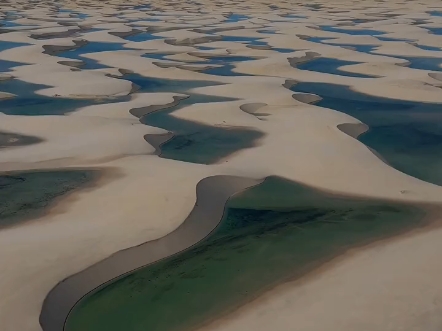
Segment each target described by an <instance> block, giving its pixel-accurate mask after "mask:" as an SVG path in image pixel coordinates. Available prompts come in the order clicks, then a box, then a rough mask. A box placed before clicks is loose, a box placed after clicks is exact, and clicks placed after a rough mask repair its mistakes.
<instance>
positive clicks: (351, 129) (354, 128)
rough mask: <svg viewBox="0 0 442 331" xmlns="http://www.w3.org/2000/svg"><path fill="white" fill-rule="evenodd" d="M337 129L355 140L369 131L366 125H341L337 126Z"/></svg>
mask: <svg viewBox="0 0 442 331" xmlns="http://www.w3.org/2000/svg"><path fill="white" fill-rule="evenodd" d="M337 128H338V129H339V130H341V131H342V132H344V133H345V134H348V135H349V136H350V137H353V138H355V139H357V138H358V137H359V136H360V135H361V134H363V133H365V132H367V131H368V130H369V127H368V125H366V124H364V123H343V124H339V125H338V126H337Z"/></svg>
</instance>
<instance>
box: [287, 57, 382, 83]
mask: <svg viewBox="0 0 442 331" xmlns="http://www.w3.org/2000/svg"><path fill="white" fill-rule="evenodd" d="M358 63H359V62H354V61H344V60H338V59H332V58H325V57H319V58H315V59H313V60H310V61H307V62H304V63H301V64H297V65H296V68H298V69H301V70H308V71H315V72H322V73H327V74H333V75H338V76H347V77H358V78H373V77H374V76H370V75H364V74H358V73H352V72H347V71H344V70H340V69H339V68H340V67H342V66H346V65H352V64H358Z"/></svg>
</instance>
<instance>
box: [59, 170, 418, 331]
mask: <svg viewBox="0 0 442 331" xmlns="http://www.w3.org/2000/svg"><path fill="white" fill-rule="evenodd" d="M422 216H423V214H422V212H420V211H418V210H417V209H414V208H412V207H408V206H400V205H394V204H389V203H385V202H381V201H370V200H352V199H346V198H338V197H333V196H331V195H324V194H322V193H320V192H315V191H314V190H312V189H310V188H306V187H302V186H300V185H298V184H295V183H291V182H288V181H285V180H283V179H280V178H268V179H266V181H265V182H264V183H263V184H261V185H259V186H257V187H255V188H252V189H249V190H247V191H245V192H243V193H241V194H238V195H237V196H234V197H233V198H232V199H231V200H230V201H229V202H228V204H227V209H226V213H225V216H224V218H223V220H222V222H221V224H220V226H219V227H218V228H217V229H216V230H215V231H214V232H213V233H212V234H211V235H210V236H209V237H208V238H207V239H206V240H204V241H202V242H200V243H198V244H197V245H195V246H193V247H192V248H190V249H188V250H187V251H184V252H182V253H179V254H177V255H175V256H172V257H170V258H167V259H164V260H162V261H159V262H157V263H154V264H152V265H150V266H146V267H144V268H141V269H139V270H137V271H135V272H133V273H130V274H128V275H126V276H124V277H122V278H120V279H119V280H117V281H114V282H113V283H111V284H110V285H108V286H105V287H103V288H101V289H100V290H98V291H95V292H93V293H92V294H89V295H88V296H86V297H85V298H84V299H83V300H82V301H80V303H79V304H78V305H77V306H76V307H75V308H74V309H73V311H72V312H71V314H70V315H69V317H68V320H67V324H66V331H122V330H124V331H140V330H152V331H153V330H161V331H178V330H193V329H198V327H199V326H200V325H201V324H202V323H204V322H207V321H211V320H213V319H216V318H217V317H219V316H221V315H223V314H225V313H228V312H231V311H233V310H234V309H235V308H237V307H238V306H241V305H243V304H245V303H247V302H248V301H250V300H251V299H253V298H255V297H256V296H259V295H260V294H262V293H263V292H265V291H266V290H268V289H271V288H273V287H274V286H275V285H277V284H279V283H281V282H284V281H287V280H293V279H296V278H297V277H299V276H301V275H303V274H304V273H306V272H308V271H311V270H313V269H314V268H316V267H317V266H319V265H320V264H321V263H322V262H325V261H328V260H329V259H331V258H332V257H333V256H335V255H337V254H339V253H342V252H343V251H345V250H346V249H348V248H350V247H352V246H355V245H359V244H364V243H367V242H370V241H373V240H376V239H379V238H382V237H388V236H392V235H395V234H398V233H400V232H401V231H404V230H405V229H410V228H413V227H415V226H419V225H420V224H421V223H420V219H421V217H422ZM318 314H320V312H318Z"/></svg>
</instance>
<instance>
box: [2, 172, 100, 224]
mask: <svg viewBox="0 0 442 331" xmlns="http://www.w3.org/2000/svg"><path fill="white" fill-rule="evenodd" d="M96 175H97V172H96V171H91V170H88V171H85V170H62V171H58V170H56V171H55V170H54V171H34V172H14V173H7V174H2V175H0V228H1V227H3V226H8V225H13V224H17V223H18V222H23V221H26V220H29V219H31V218H35V217H38V216H40V215H41V213H43V211H44V209H45V207H47V206H48V205H49V204H50V203H51V202H52V201H53V200H54V199H55V198H58V197H60V196H62V195H63V194H66V193H68V192H69V191H71V190H73V189H75V188H77V187H79V186H82V185H85V184H86V183H88V182H90V181H91V180H93V179H94V178H95V176H96Z"/></svg>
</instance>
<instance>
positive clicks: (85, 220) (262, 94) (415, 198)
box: [0, 0, 442, 331]
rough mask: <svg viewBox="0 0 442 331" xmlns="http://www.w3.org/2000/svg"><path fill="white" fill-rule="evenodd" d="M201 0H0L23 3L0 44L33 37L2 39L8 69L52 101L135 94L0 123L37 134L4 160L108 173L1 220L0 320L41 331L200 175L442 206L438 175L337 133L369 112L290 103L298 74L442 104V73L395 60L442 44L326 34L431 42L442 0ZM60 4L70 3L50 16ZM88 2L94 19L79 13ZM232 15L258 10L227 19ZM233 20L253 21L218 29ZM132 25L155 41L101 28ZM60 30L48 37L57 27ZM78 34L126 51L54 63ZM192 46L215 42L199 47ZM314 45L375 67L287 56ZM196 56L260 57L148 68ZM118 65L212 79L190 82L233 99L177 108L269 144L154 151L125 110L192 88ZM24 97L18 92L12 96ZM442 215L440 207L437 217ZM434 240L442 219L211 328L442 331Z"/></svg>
mask: <svg viewBox="0 0 442 331" xmlns="http://www.w3.org/2000/svg"><path fill="white" fill-rule="evenodd" d="M201 3H202V5H197V4H195V3H190V2H189V3H188V2H174V3H173V4H172V3H169V2H164V1H154V2H152V3H151V5H152V7H153V9H152V8H147V7H146V8H140V7H137V8H134V6H137V5H145V2H144V1H141V0H140V1H136V0H125V1H121V0H111V1H107V2H105V3H102V2H97V1H91V0H83V1H80V0H78V1H77V0H68V1H65V2H64V3H63V5H61V4H59V3H58V2H55V1H54V2H52V1H48V2H44V3H41V4H40V5H38V6H35V5H34V4H31V2H27V1H23V2H21V3H16V2H15V1H12V0H11V1H9V2H8V1H7V2H5V3H4V4H3V3H2V11H3V12H4V14H3V17H5V16H6V12H7V11H13V12H15V14H16V15H18V16H19V17H18V18H17V20H16V21H15V23H17V24H21V25H22V26H17V27H15V26H11V27H6V28H5V29H9V30H10V32H5V33H1V34H0V45H1V43H2V42H18V43H26V44H27V45H20V46H18V47H16V48H9V49H0V61H1V60H5V61H15V62H19V63H22V65H18V66H16V67H13V68H11V69H10V70H8V73H7V75H10V76H12V77H13V78H14V79H16V80H20V81H22V82H25V83H32V84H40V85H42V87H41V88H40V89H38V90H37V91H36V93H37V94H40V95H44V96H49V97H70V98H88V99H96V98H101V99H103V98H115V97H120V96H127V99H125V100H124V101H121V102H113V103H103V104H92V105H90V106H87V107H83V108H81V109H78V110H77V111H75V112H73V113H70V114H69V115H51V116H17V115H3V114H1V115H0V131H6V132H11V133H15V134H22V135H28V136H35V137H38V138H40V139H42V142H40V143H38V144H33V145H28V146H15V147H9V148H8V149H5V150H2V152H1V154H0V171H10V170H31V169H37V170H38V169H54V168H55V169H58V168H63V169H64V168H75V169H78V168H80V169H99V170H101V171H102V172H103V175H102V177H101V178H100V180H98V181H97V182H96V183H94V185H93V186H92V187H88V188H85V189H83V190H78V191H76V192H74V193H72V194H70V195H68V196H67V197H66V198H65V199H61V200H59V202H58V203H57V204H56V205H55V206H52V207H51V208H50V209H49V210H46V212H45V214H44V215H42V216H39V217H38V218H37V219H35V220H32V221H30V222H27V223H24V224H18V225H16V226H12V227H9V228H4V229H1V231H0V265H1V266H3V267H2V268H1V270H0V271H1V274H2V277H0V298H1V299H0V321H1V329H2V331H17V330H20V331H40V330H41V327H40V325H39V323H38V317H39V313H40V309H41V305H42V302H43V300H44V298H45V296H46V294H47V293H48V292H49V291H50V290H51V288H53V287H54V286H55V285H56V284H57V283H58V282H59V281H60V280H62V279H64V278H66V277H68V276H70V275H72V274H74V273H77V272H80V271H81V270H84V269H85V268H87V267H88V266H90V265H92V264H94V263H96V262H98V261H100V260H102V259H104V258H106V257H108V256H110V255H111V254H113V253H115V252H117V251H120V250H122V249H125V248H128V247H132V246H134V245H138V244H141V243H143V242H146V241H149V240H154V239H157V238H159V237H161V236H164V235H166V234H167V233H170V232H171V231H173V230H174V229H176V228H177V227H178V226H179V225H180V224H181V222H182V221H183V220H184V219H185V218H186V216H187V215H188V214H189V212H190V211H191V209H192V207H193V205H194V203H195V187H196V185H197V183H198V182H199V181H200V180H201V179H203V178H206V177H208V176H212V175H236V176H243V177H249V178H255V179H260V178H264V177H266V176H269V175H277V176H282V177H286V178H288V179H291V180H295V181H298V182H300V183H305V184H307V185H310V186H314V187H316V188H319V189H321V190H325V191H328V192H337V193H341V194H346V195H353V196H360V197H369V198H385V199H391V200H398V201H405V202H413V203H416V202H419V203H421V202H425V203H428V202H431V203H438V204H440V203H442V187H441V186H437V185H435V184H431V183H428V182H424V181H422V180H419V179H416V178H414V177H411V176H409V175H407V174H405V173H402V172H400V171H398V170H396V169H394V168H392V167H391V166H389V165H387V164H386V163H385V162H383V161H382V160H381V159H379V158H378V157H377V156H376V155H375V154H374V153H373V152H372V151H371V150H370V149H369V148H367V147H366V146H365V145H363V144H362V143H361V142H359V141H358V140H356V139H354V138H353V137H351V136H350V135H348V134H345V133H344V132H342V131H341V130H340V129H339V128H338V126H339V125H341V124H344V123H351V124H357V125H362V123H361V122H360V121H359V120H357V119H355V118H353V117H351V116H348V115H346V114H343V113H340V112H337V111H334V110H331V109H325V108H321V107H318V106H315V105H308V104H305V103H303V102H300V101H297V100H295V98H293V97H292V95H293V94H294V93H293V92H291V91H290V90H288V89H287V88H285V87H283V84H284V83H285V82H286V80H288V79H291V80H295V81H299V82H323V83H333V84H342V85H346V86H349V87H350V88H351V89H353V90H355V91H359V92H362V93H366V94H369V95H374V96H380V97H390V98H396V99H401V100H409V101H417V102H438V103H442V93H441V89H440V87H439V86H440V85H441V80H442V79H441V78H440V74H439V73H435V72H430V71H428V70H418V69H412V68H408V67H406V66H404V65H405V64H406V60H404V59H403V58H401V57H402V56H416V57H420V56H424V57H425V56H428V57H432V58H439V57H441V54H442V49H441V51H427V50H423V49H420V48H418V47H416V46H414V45H412V44H410V43H406V42H395V41H382V40H378V39H377V38H376V36H354V35H349V34H345V33H338V32H332V31H324V30H321V28H320V26H323V25H333V26H337V25H339V27H340V28H344V29H348V30H358V29H373V30H379V31H383V32H385V35H384V36H386V37H389V38H399V39H401V38H409V39H413V40H414V42H418V43H419V44H421V45H427V46H435V47H441V45H442V36H440V35H436V34H431V33H429V31H428V30H427V29H426V27H442V18H440V17H437V16H431V15H430V14H429V13H427V12H428V11H430V10H442V9H441V8H442V5H441V4H440V2H439V1H437V0H424V1H422V2H420V3H417V2H413V3H410V2H408V3H406V4H402V3H400V2H399V1H389V2H376V1H373V0H363V1H360V2H357V3H352V4H349V3H348V2H347V1H342V0H341V1H338V0H336V1H333V2H332V4H331V3H330V1H322V2H319V3H320V4H322V5H323V7H322V8H320V9H318V10H314V9H313V8H309V7H305V6H303V4H293V3H287V2H282V1H281V2H277V3H272V2H269V1H264V0H259V1H253V2H247V1H246V2H244V1H243V2H236V3H234V2H230V1H225V2H223V3H222V4H220V5H219V4H218V3H216V2H213V1H205V0H204V1H202V2H201ZM272 5H273V6H277V8H273V9H270V7H269V6H272ZM60 6H61V7H62V9H65V10H66V9H69V10H70V11H64V12H58V7H60ZM430 8H431V9H430ZM78 13H82V14H84V15H86V16H84V17H83V16H81V17H80V16H78ZM230 13H237V14H242V15H246V16H248V17H246V18H245V19H244V20H243V21H237V22H235V21H233V20H232V21H230V22H229V21H228V20H229V19H228V18H227V17H228V15H229V14H230ZM286 14H294V15H300V16H303V17H301V18H294V17H290V16H285V15H286ZM391 14H398V15H400V16H397V17H393V16H391ZM386 15H390V16H386ZM0 19H1V18H0ZM356 19H368V20H369V21H367V22H365V21H364V22H362V23H360V24H356V23H354V22H353V20H356ZM418 19H419V20H422V19H425V20H426V21H425V24H418V25H416V24H414V23H415V22H416V20H418ZM226 20H227V21H226ZM66 24H68V25H66ZM70 24H72V25H70ZM237 27H243V28H241V29H232V30H224V31H223V29H224V28H237ZM89 28H90V29H92V30H90V29H89ZM203 28H204V29H205V30H203ZM220 28H221V30H219V31H216V29H220ZM70 29H75V30H76V31H75V32H76V33H75V35H72V36H57V33H62V32H65V31H68V30H70ZM132 29H139V30H141V31H146V30H148V31H153V33H154V34H155V35H156V36H157V37H161V38H162V39H154V40H147V41H140V42H132V41H129V40H126V39H124V38H123V37H118V36H116V35H113V34H111V33H109V32H120V33H125V32H129V31H132ZM194 29H197V31H195V30H194ZM198 29H201V30H198ZM262 30H268V31H274V32H275V33H274V34H273V33H265V32H262ZM51 33H52V34H55V35H52V36H50V35H49V34H51ZM44 34H48V35H47V36H48V39H35V38H31V36H32V35H34V36H35V35H44ZM117 35H118V33H117ZM220 36H233V37H247V38H260V39H261V38H262V39H261V40H260V41H261V42H264V43H267V44H268V45H269V46H270V47H274V48H290V49H293V52H291V53H281V52H278V51H275V50H260V49H252V48H249V47H247V43H248V41H211V40H210V38H211V37H220ZM303 36H308V37H330V38H333V39H330V40H327V41H326V42H324V43H318V42H311V41H307V40H305V38H304V37H303ZM206 37H209V39H208V40H203V41H205V42H203V43H201V44H198V43H197V44H195V40H197V41H198V38H206ZM81 39H83V40H87V41H88V42H90V43H94V42H95V43H96V42H106V43H114V44H121V45H122V47H121V50H110V51H106V50H105V51H103V52H93V53H88V54H84V58H85V59H92V60H96V61H98V62H99V63H100V64H103V65H106V66H109V67H110V68H106V69H94V70H87V69H81V68H80V69H76V68H72V67H69V66H67V65H63V64H60V63H59V62H60V61H63V60H65V61H66V60H70V59H68V58H63V57H62V56H59V55H57V54H55V55H50V54H44V53H43V51H44V49H43V46H44V45H53V46H74V45H75V43H74V42H73V40H81ZM169 39H174V40H175V44H170V43H166V42H165V40H169ZM215 39H216V38H215ZM199 41H201V40H199ZM333 44H359V45H371V44H373V45H375V46H377V48H376V49H375V50H374V51H373V52H372V53H362V52H356V51H355V50H351V49H346V48H343V47H339V46H336V45H333ZM200 46H204V47H212V48H213V49H212V50H206V49H200V48H198V47H200ZM151 52H152V53H164V54H168V55H167V57H166V60H167V61H163V60H156V59H152V58H148V57H143V56H142V55H143V54H145V53H151ZM308 52H316V53H318V54H319V56H321V57H325V58H332V59H341V60H346V61H355V62H358V64H354V65H350V66H344V67H342V68H341V69H342V70H343V71H348V72H353V73H360V74H368V75H377V76H379V77H376V78H355V77H346V76H338V75H334V74H327V73H320V72H313V71H306V70H300V69H297V68H293V67H292V66H290V63H289V61H288V58H302V57H304V56H305V55H306V54H307V53H308ZM201 54H205V55H207V56H210V55H214V56H220V55H228V54H230V55H235V56H250V57H254V58H256V59H251V60H250V61H245V62H237V63H235V64H234V69H233V71H234V72H237V73H242V74H245V75H248V76H215V75H209V74H206V73H202V72H195V71H191V70H183V69H180V68H162V67H160V66H157V65H155V64H154V62H163V63H171V62H172V61H174V62H173V63H175V62H176V63H178V64H181V65H191V66H192V62H196V61H205V62H210V61H209V60H208V59H205V58H201V57H198V55H200V56H201ZM0 63H1V62H0ZM119 69H125V70H129V71H133V72H135V73H138V74H139V75H141V76H144V77H152V78H165V79H170V80H199V81H201V82H203V83H204V82H217V83H219V84H220V85H215V86H206V87H199V88H195V89H192V90H190V91H189V93H198V94H205V95H211V96H221V97H228V98H233V99H234V100H233V101H228V102H216V103H210V104H207V103H200V104H191V105H188V106H186V107H183V108H181V109H179V110H177V111H175V112H174V113H173V114H172V115H171V116H174V117H176V118H181V119H186V120H191V121H195V122H199V123H203V124H205V125H208V126H212V127H226V128H248V129H253V130H256V131H259V132H262V133H263V137H262V138H261V139H260V140H259V141H258V142H257V144H256V146H255V147H253V148H248V149H243V150H240V151H237V152H235V153H233V154H231V155H229V156H227V157H225V158H223V159H222V160H220V161H219V162H217V163H215V164H211V165H201V164H195V163H186V162H181V161H176V160H169V159H165V158H161V157H158V156H157V155H155V154H154V153H155V148H154V147H153V146H151V145H149V144H148V143H147V142H146V141H145V140H144V138H143V137H144V135H146V134H164V133H166V130H163V129H160V128H155V127H151V126H148V125H143V124H141V123H140V122H139V119H138V118H136V117H135V116H132V115H131V114H130V112H129V111H130V110H131V109H133V108H141V107H148V106H152V105H157V106H158V105H167V104H170V103H171V102H173V101H174V98H173V97H176V96H185V94H183V93H177V91H176V90H174V88H173V87H171V90H170V91H166V92H165V93H136V94H132V95H129V94H130V93H131V92H132V83H131V82H130V81H128V80H125V79H124V77H121V76H122V74H121V72H124V71H121V72H120V71H119ZM441 70H442V69H441ZM108 74H112V75H114V76H118V77H121V79H117V78H114V77H110V76H109V75H108ZM5 82H7V81H5ZM3 83H4V82H2V83H0V97H4V96H5V97H8V96H9V94H7V93H3V92H1V91H2V84H3ZM19 92H20V91H17V96H16V98H20V93H19ZM298 99H299V98H298ZM110 100H111V99H110ZM112 101H115V100H114V99H112ZM246 104H248V105H250V104H252V105H255V106H256V105H260V107H261V108H259V110H258V111H257V113H260V114H265V116H260V115H258V114H254V112H253V111H252V110H253V109H252V108H253V107H252V108H249V107H246V108H247V109H246V111H243V110H241V107H242V106H243V105H246ZM243 109H244V108H243ZM0 111H1V109H0ZM438 221H440V219H439V216H438V215H436V216H435V219H434V222H435V224H436V225H437V224H438ZM441 249H442V232H441V230H440V229H437V228H435V229H431V231H427V232H425V231H422V232H416V233H415V234H413V235H410V236H408V237H404V238H401V239H400V240H397V241H385V242H383V243H382V244H380V245H372V246H370V247H366V248H364V249H358V250H357V251H355V252H350V253H347V254H345V255H344V256H343V257H341V258H340V259H339V261H338V262H336V261H334V262H332V263H331V264H330V265H327V266H324V268H323V269H321V270H320V272H319V271H318V273H317V274H315V275H312V276H310V277H307V278H305V279H303V280H300V281H298V282H293V283H287V284H284V285H282V287H280V288H276V289H274V290H273V291H270V292H269V293H267V294H266V295H265V296H263V297H262V298H258V299H257V300H256V301H254V302H251V303H250V304H249V305H246V306H245V307H243V308H242V309H240V310H239V311H237V312H236V313H235V314H233V315H231V316H227V317H226V318H225V319H221V320H219V321H216V322H215V323H214V324H211V325H209V326H208V328H209V329H211V330H214V329H216V330H223V331H224V330H226V331H230V330H231V331H235V330H257V331H259V330H267V329H270V328H271V329H274V330H275V331H279V330H287V329H293V328H295V329H299V330H305V331H319V330H324V329H328V330H342V331H347V330H348V331H354V330H360V331H366V330H367V331H372V330H385V331H389V330H391V331H393V330H394V331H396V330H403V331H415V330H419V331H420V330H429V331H439V330H441V328H442V320H441V319H440V316H442V315H441V313H442V301H441V298H442V287H441V284H440V280H439V279H441V278H442V264H441V263H442V262H441V260H440V258H439V255H438V252H439V251H440V250H441ZM318 316H319V317H320V318H319V317H318ZM60 331H61V330H60Z"/></svg>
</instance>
